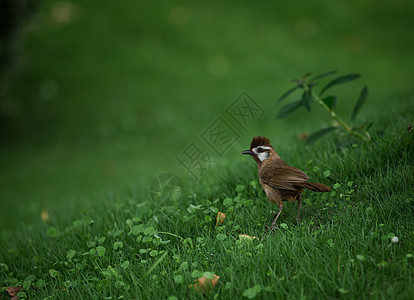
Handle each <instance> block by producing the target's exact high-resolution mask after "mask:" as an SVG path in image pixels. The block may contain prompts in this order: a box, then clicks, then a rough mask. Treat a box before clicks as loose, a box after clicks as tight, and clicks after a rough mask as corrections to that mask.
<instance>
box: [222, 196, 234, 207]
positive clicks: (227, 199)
mask: <svg viewBox="0 0 414 300" xmlns="http://www.w3.org/2000/svg"><path fill="white" fill-rule="evenodd" d="M232 204H233V199H231V198H226V199H224V201H223V205H224V206H230V205H232Z"/></svg>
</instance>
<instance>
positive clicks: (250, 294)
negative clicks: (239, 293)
mask: <svg viewBox="0 0 414 300" xmlns="http://www.w3.org/2000/svg"><path fill="white" fill-rule="evenodd" d="M261 290H262V287H261V286H260V285H258V284H257V285H255V286H254V287H252V288H250V289H247V290H244V292H243V296H244V297H247V298H249V299H253V298H254V297H256V295H257V294H258V293H260V291H261Z"/></svg>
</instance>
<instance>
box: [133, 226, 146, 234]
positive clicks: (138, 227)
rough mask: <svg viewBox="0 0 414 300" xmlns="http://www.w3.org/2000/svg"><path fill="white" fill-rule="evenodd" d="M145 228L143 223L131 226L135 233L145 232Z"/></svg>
mask: <svg viewBox="0 0 414 300" xmlns="http://www.w3.org/2000/svg"><path fill="white" fill-rule="evenodd" d="M144 230H145V227H144V225H143V224H140V225H135V226H134V227H132V228H131V233H132V234H133V235H138V234H140V233H142V232H144Z"/></svg>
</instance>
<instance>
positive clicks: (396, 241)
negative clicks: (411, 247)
mask: <svg viewBox="0 0 414 300" xmlns="http://www.w3.org/2000/svg"><path fill="white" fill-rule="evenodd" d="M391 242H393V243H394V244H396V243H398V238H397V237H396V236H394V237H392V239H391Z"/></svg>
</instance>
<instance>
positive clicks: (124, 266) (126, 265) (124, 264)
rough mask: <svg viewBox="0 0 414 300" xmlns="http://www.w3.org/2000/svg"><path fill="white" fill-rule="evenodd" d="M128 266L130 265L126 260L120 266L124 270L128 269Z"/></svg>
mask: <svg viewBox="0 0 414 300" xmlns="http://www.w3.org/2000/svg"><path fill="white" fill-rule="evenodd" d="M129 265H130V263H129V261H128V260H126V261H124V262H123V263H122V264H121V268H122V269H124V270H125V269H127V268H128V267H129Z"/></svg>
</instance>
